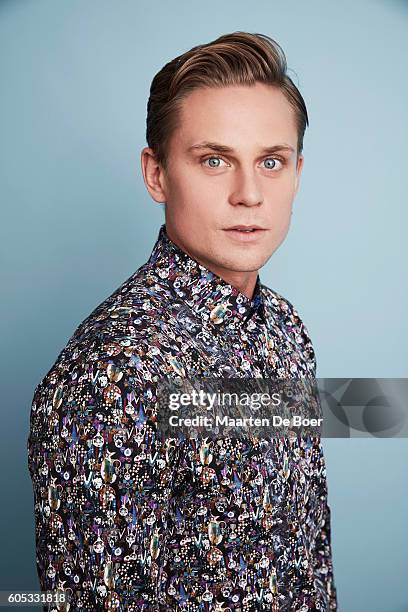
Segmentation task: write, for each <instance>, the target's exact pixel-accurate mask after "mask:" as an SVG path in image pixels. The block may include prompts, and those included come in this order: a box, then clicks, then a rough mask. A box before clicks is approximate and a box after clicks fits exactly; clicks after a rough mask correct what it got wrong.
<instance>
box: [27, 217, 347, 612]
mask: <svg viewBox="0 0 408 612" xmlns="http://www.w3.org/2000/svg"><path fill="white" fill-rule="evenodd" d="M315 374H316V360H315V354H314V351H313V346H312V343H311V340H310V338H309V335H308V332H307V329H306V327H305V325H304V324H303V323H302V321H301V319H300V317H299V315H298V313H297V311H296V310H295V309H294V307H293V305H292V304H291V303H290V302H289V301H288V300H287V299H285V298H283V297H282V296H281V295H279V294H278V293H276V292H274V291H272V290H271V289H269V288H268V287H266V286H265V285H263V284H261V282H260V278H259V275H258V278H257V283H256V288H255V292H254V296H253V298H252V299H249V298H248V297H246V296H245V295H244V294H242V293H240V292H239V291H238V290H237V289H236V288H235V287H233V286H231V285H229V284H228V283H227V282H225V281H224V280H223V279H221V278H220V277H218V276H216V275H215V274H213V273H212V272H211V271H209V270H207V269H206V268H204V267H203V266H202V265H200V264H199V263H198V262H196V261H194V260H193V259H192V258H191V257H190V256H189V255H187V254H186V253H185V252H184V251H183V250H181V249H180V248H179V247H178V246H177V245H175V244H174V243H173V242H172V241H171V240H170V239H169V237H168V235H167V233H166V228H165V225H162V226H161V228H160V231H159V235H158V238H157V241H156V243H155V245H154V248H153V251H152V253H151V255H150V258H149V260H148V261H147V262H146V263H145V264H144V265H143V266H141V267H140V268H139V269H138V270H137V271H136V272H135V273H134V274H133V275H132V276H131V277H130V278H129V279H127V280H126V281H125V282H124V283H123V284H122V285H121V286H120V287H119V288H118V289H117V290H116V291H115V292H114V293H113V294H112V295H111V296H110V297H108V298H107V299H106V300H105V301H104V302H103V303H102V304H100V305H99V306H98V307H97V308H96V309H95V310H94V311H93V312H92V313H91V314H90V315H89V316H88V317H87V318H86V319H85V320H84V321H83V322H82V323H81V324H80V325H79V327H78V328H77V330H76V331H75V333H74V334H73V336H72V337H71V339H70V340H69V341H68V343H67V345H66V346H65V348H64V349H63V350H62V351H61V353H60V354H59V356H58V357H57V360H56V362H55V364H54V365H53V366H52V368H51V369H50V370H49V372H48V373H47V374H46V375H45V376H44V378H43V380H42V381H41V382H40V383H39V384H38V386H37V387H36V389H35V393H34V398H33V401H32V406H31V414H30V434H29V438H28V441H27V447H28V466H29V471H30V475H31V478H32V482H33V489H34V512H35V525H36V553H37V555H36V562H37V570H38V575H39V578H40V584H41V589H42V590H44V591H45V590H54V589H57V588H64V589H68V593H69V596H70V608H69V609H70V610H78V611H82V610H83V611H91V610H92V611H96V610H101V611H102V610H108V611H114V610H129V611H130V610H149V611H160V610H185V611H189V612H193V611H207V612H210V611H214V612H221V611H222V612H245V611H252V610H272V611H287V612H294V611H296V612H306V611H309V610H330V611H331V610H337V598H336V588H335V584H334V578H333V566H332V558H331V535H330V509H329V506H328V504H327V484H326V471H325V461H324V456H323V452H322V447H321V443H320V439H319V438H312V437H304V438H301V437H298V438H291V439H286V440H285V439H282V438H276V437H275V438H271V439H270V440H265V439H259V440H256V439H253V438H252V439H251V440H249V439H244V440H243V439H242V438H240V439H234V438H225V439H221V440H217V441H213V442H212V446H211V447H210V449H208V448H207V449H204V448H203V446H202V445H203V442H202V441H201V442H200V441H199V440H195V441H194V440H193V439H185V440H183V441H176V440H175V439H168V440H167V439H166V440H160V439H159V436H158V435H157V422H156V419H155V417H156V415H157V413H156V408H157V406H156V399H157V396H156V392H157V384H158V381H160V380H161V379H162V377H172V376H188V377H189V376H193V375H194V376H203V377H207V376H211V377H225V378H230V377H234V378H237V377H242V378H246V377H251V378H254V377H268V378H287V377H305V376H315ZM55 609H56V608H55ZM60 609H64V608H63V607H62V608H60ZM65 609H67V608H65Z"/></svg>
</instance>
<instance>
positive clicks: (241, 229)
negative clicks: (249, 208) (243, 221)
mask: <svg viewBox="0 0 408 612" xmlns="http://www.w3.org/2000/svg"><path fill="white" fill-rule="evenodd" d="M262 229H263V228H262V227H260V226H259V225H234V226H233V227H228V228H227V231H231V230H235V231H237V232H246V233H249V232H256V231H257V230H262Z"/></svg>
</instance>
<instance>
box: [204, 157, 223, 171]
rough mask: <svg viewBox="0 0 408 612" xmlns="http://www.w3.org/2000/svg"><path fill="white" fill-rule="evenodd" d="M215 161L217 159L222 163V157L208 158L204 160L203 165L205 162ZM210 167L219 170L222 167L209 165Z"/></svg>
mask: <svg viewBox="0 0 408 612" xmlns="http://www.w3.org/2000/svg"><path fill="white" fill-rule="evenodd" d="M213 159H216V160H218V161H222V160H221V158H220V157H217V156H215V155H212V156H211V157H207V159H204V160H203V163H205V162H207V161H212V160H213ZM209 167H210V168H219V167H220V166H219V165H215V166H214V165H211V164H210V165H209Z"/></svg>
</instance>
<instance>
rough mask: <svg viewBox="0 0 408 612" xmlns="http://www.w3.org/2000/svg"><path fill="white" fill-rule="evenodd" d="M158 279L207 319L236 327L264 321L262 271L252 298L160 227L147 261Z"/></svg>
mask: <svg viewBox="0 0 408 612" xmlns="http://www.w3.org/2000/svg"><path fill="white" fill-rule="evenodd" d="M147 266H148V270H149V275H152V274H153V275H154V276H155V277H156V282H160V283H163V281H165V282H166V283H167V284H169V285H171V287H172V289H173V291H174V292H175V293H176V294H177V296H178V297H179V298H181V299H182V300H183V301H184V302H186V303H187V304H188V306H189V307H190V308H191V309H192V310H193V311H194V312H195V313H196V314H198V315H199V316H201V318H202V319H203V321H205V322H210V323H212V324H214V325H216V326H217V327H222V325H227V326H228V327H231V328H235V327H236V326H237V325H243V324H245V323H247V321H249V320H250V319H252V320H253V321H254V322H255V320H256V318H257V317H259V319H260V321H261V322H265V301H264V295H263V286H262V284H261V282H260V278H259V274H258V276H257V279H256V285H255V289H254V294H253V297H252V299H251V298H248V297H247V296H246V295H245V294H244V293H241V291H239V289H237V288H236V287H234V286H232V285H230V284H229V283H227V282H226V281H225V280H224V279H223V278H221V277H220V276H217V275H216V274H214V273H213V272H211V271H210V270H208V269H207V268H205V267H204V266H203V265H201V264H200V263H199V262H197V261H196V260H195V259H193V258H192V257H190V256H189V255H188V254H187V253H186V252H185V251H183V250H182V249H181V248H180V247H179V246H178V245H176V244H175V243H174V242H173V241H172V240H171V239H170V238H169V236H168V234H167V232H166V225H165V224H163V225H162V226H161V227H160V231H159V235H158V238H157V240H156V243H155V245H154V247H153V250H152V253H151V255H150V257H149V260H148V262H147ZM258 323H259V321H258Z"/></svg>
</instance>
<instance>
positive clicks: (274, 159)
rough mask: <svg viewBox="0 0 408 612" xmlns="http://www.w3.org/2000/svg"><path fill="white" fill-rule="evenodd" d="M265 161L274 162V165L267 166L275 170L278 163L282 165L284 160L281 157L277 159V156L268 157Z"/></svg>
mask: <svg viewBox="0 0 408 612" xmlns="http://www.w3.org/2000/svg"><path fill="white" fill-rule="evenodd" d="M264 161H265V163H267V162H272V165H270V166H266V167H267V168H268V170H274V169H275V168H276V166H277V165H278V164H280V165H282V162H281V161H280V160H279V159H276V158H275V157H268V158H267V159H265V160H264ZM278 167H279V166H278Z"/></svg>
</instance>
